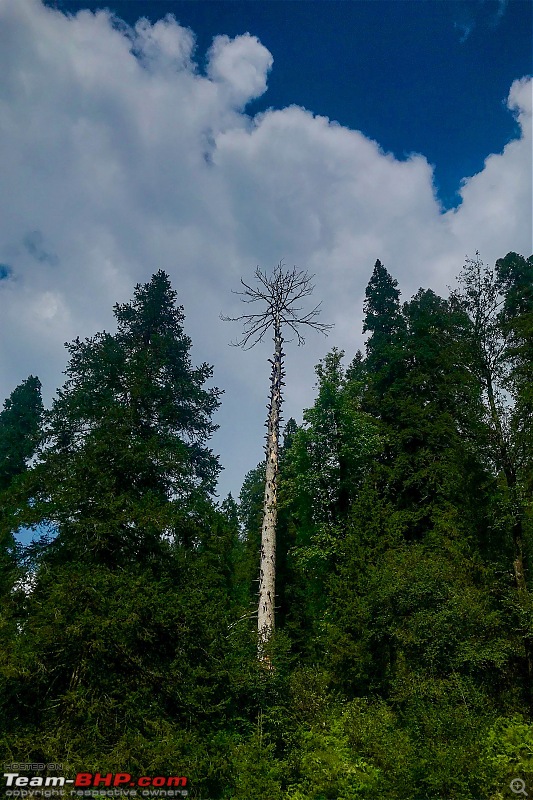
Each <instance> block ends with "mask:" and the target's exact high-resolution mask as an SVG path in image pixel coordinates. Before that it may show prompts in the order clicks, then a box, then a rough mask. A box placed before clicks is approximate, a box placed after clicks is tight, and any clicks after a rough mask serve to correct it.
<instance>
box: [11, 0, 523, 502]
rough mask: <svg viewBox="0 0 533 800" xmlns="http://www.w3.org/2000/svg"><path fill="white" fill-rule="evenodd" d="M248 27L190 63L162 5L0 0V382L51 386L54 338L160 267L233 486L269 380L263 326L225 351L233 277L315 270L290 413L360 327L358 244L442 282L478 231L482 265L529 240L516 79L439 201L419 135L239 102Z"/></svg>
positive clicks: (256, 75) (249, 46)
mask: <svg viewBox="0 0 533 800" xmlns="http://www.w3.org/2000/svg"><path fill="white" fill-rule="evenodd" d="M252 33H253V32H252ZM252 33H246V34H243V35H242V36H238V37H236V38H235V39H230V38H228V37H227V36H218V37H216V38H215V40H214V42H213V44H212V47H211V48H210V50H209V52H208V54H207V67H206V70H205V72H202V71H201V70H200V68H199V67H198V65H197V64H196V63H195V60H194V59H195V39H194V34H193V32H191V31H190V30H188V29H186V28H183V27H182V26H180V25H179V24H178V22H177V21H176V20H175V19H174V17H172V16H170V15H169V16H166V17H165V18H164V19H162V20H160V21H158V22H156V23H155V24H150V23H149V22H148V21H146V20H141V21H139V22H138V23H137V24H136V26H135V27H134V28H133V29H131V28H127V27H126V26H125V25H124V24H123V23H120V22H119V21H118V20H116V19H114V18H113V17H112V16H111V15H110V14H109V13H108V12H105V11H100V12H98V13H96V14H93V13H91V12H88V11H81V12H79V13H78V14H76V15H75V16H65V15H63V14H62V13H60V12H59V11H56V10H53V9H51V8H48V7H45V6H43V5H42V4H41V2H40V0H0V69H1V71H2V81H1V82H0V139H1V147H0V174H2V180H3V192H2V196H1V197H0V204H1V208H0V210H1V213H0V336H1V337H2V342H3V343H4V347H3V348H2V356H1V360H0V395H2V396H4V397H5V396H7V395H8V394H9V393H10V392H11V391H12V389H13V388H14V386H15V385H16V384H17V383H18V382H20V381H21V380H23V379H24V378H25V377H27V375H28V374H30V373H32V374H38V375H39V377H40V378H41V380H42V382H43V384H44V388H45V393H46V396H47V399H49V398H50V396H51V395H52V393H53V391H54V389H55V388H56V387H57V386H58V385H59V384H60V382H61V370H62V369H63V368H64V364H65V351H64V348H63V343H64V342H65V341H66V340H69V339H71V338H73V337H75V336H77V335H79V336H88V335H92V334H93V333H94V332H95V331H96V330H101V329H102V328H104V327H105V328H107V329H109V328H111V327H112V324H113V321H112V313H111V309H112V305H113V304H114V303H115V302H117V301H120V302H123V301H126V300H127V299H129V298H130V297H131V293H132V289H133V286H134V285H135V283H137V282H139V281H146V280H148V279H149V277H150V275H151V273H152V272H153V271H155V270H157V269H159V268H162V269H165V270H167V271H168V272H169V274H170V275H171V277H172V280H173V283H174V285H175V287H176V289H177V290H178V293H179V298H180V302H182V303H183V304H184V306H185V311H186V316H187V319H186V326H187V332H188V333H189V334H190V335H191V336H192V339H193V342H194V345H195V346H194V355H195V357H196V360H197V361H203V360H207V361H209V362H211V363H213V364H214V365H215V368H216V371H215V377H216V381H217V383H218V385H220V386H221V387H222V388H224V389H225V390H226V395H225V399H224V405H223V408H222V410H221V412H219V414H218V422H219V423H220V425H221V431H220V433H219V434H218V435H217V439H216V440H215V443H214V446H215V448H216V449H218V450H219V451H220V452H221V453H222V461H223V463H224V464H225V466H227V468H228V470H227V477H226V479H225V482H224V483H223V486H224V488H225V489H227V488H229V487H231V488H233V489H234V490H235V489H237V490H238V483H239V480H240V479H241V478H242V475H243V473H244V471H245V470H246V469H249V468H250V467H252V466H253V465H254V464H255V462H256V461H257V460H259V458H260V457H261V436H262V422H263V415H264V402H265V400H266V393H267V388H268V387H267V381H268V373H267V364H266V359H267V357H268V355H269V353H268V345H265V347H264V348H263V349H260V350H258V351H250V352H248V353H242V352H240V351H237V350H235V349H233V348H229V347H228V346H227V345H226V342H229V341H230V340H231V339H232V338H234V336H235V335H236V334H237V331H236V330H233V329H231V328H230V326H228V325H224V323H222V322H221V321H220V320H219V312H220V311H221V310H223V311H224V312H226V313H227V314H230V315H232V314H234V313H238V311H239V309H238V306H237V303H238V300H237V299H236V298H235V297H234V296H233V295H231V292H230V290H231V289H232V288H237V285H238V281H239V277H240V276H241V275H244V276H250V275H251V274H252V272H253V269H254V267H255V266H256V265H258V264H259V265H260V266H261V267H263V268H269V267H271V266H272V267H273V266H274V265H275V264H276V263H277V262H278V261H279V260H280V259H282V258H283V259H284V260H285V261H286V263H287V264H289V265H292V264H296V265H297V266H298V267H299V268H306V269H308V270H309V271H310V272H313V273H316V279H315V281H316V284H317V288H316V292H315V294H316V300H317V302H318V301H319V300H323V316H324V321H326V322H335V323H336V329H335V331H334V332H333V333H332V335H331V338H330V340H329V341H328V342H324V341H323V340H322V339H320V338H319V337H318V336H317V337H315V338H311V337H310V338H309V341H308V344H307V345H306V347H305V348H303V349H298V348H296V347H294V348H291V346H289V347H288V351H289V356H288V358H289V363H288V380H287V383H288V386H287V390H288V393H287V404H286V413H287V415H289V414H294V415H298V414H299V413H300V410H301V408H302V406H303V405H305V404H309V403H310V402H311V398H312V391H311V386H312V383H313V365H314V363H316V361H317V360H318V359H319V358H320V357H322V356H323V355H324V354H325V352H326V351H327V349H328V347H329V346H332V345H333V344H336V345H337V346H341V347H344V348H346V350H347V351H348V353H349V354H350V355H351V354H352V353H353V352H354V351H355V349H356V348H357V347H358V346H360V345H361V339H360V335H361V321H360V320H361V307H362V298H363V293H364V288H365V285H366V283H367V280H368V277H369V275H370V272H371V270H372V267H373V264H374V261H375V260H376V258H380V259H382V260H383V261H384V263H385V264H386V265H387V267H388V268H389V269H390V270H391V272H392V273H393V274H394V275H395V276H396V277H397V278H398V279H399V281H400V284H401V285H402V288H403V289H404V296H406V297H408V296H409V295H410V293H412V292H414V291H416V289H417V288H418V287H419V286H420V285H423V286H432V287H433V288H435V289H436V290H437V291H445V290H446V286H447V285H448V284H451V283H453V280H454V276H455V275H456V274H457V273H458V271H459V270H460V267H461V265H462V263H463V262H464V258H465V256H466V255H472V254H473V253H474V252H475V251H476V250H479V251H480V252H481V255H482V257H483V258H484V260H486V261H488V262H491V261H494V260H495V259H496V258H498V257H500V256H502V255H504V254H505V253H506V252H507V251H508V250H516V251H518V252H522V253H525V254H526V255H529V254H530V252H531V250H532V235H531V173H532V170H531V86H532V84H531V80H530V79H526V78H524V79H520V80H517V81H515V83H513V85H512V87H510V93H509V97H508V101H507V102H508V106H509V113H514V114H515V116H516V119H517V121H518V123H519V125H520V130H521V134H520V136H519V138H517V139H516V140H513V141H511V142H509V143H508V144H507V146H506V147H505V148H504V150H503V152H502V153H498V154H492V155H490V154H487V159H486V162H485V166H484V168H483V170H482V171H481V172H480V173H479V174H478V175H474V176H470V177H467V178H465V180H464V181H463V185H462V187H461V198H462V202H461V204H460V205H459V207H458V208H457V209H454V210H451V211H447V212H443V210H442V209H441V208H440V206H439V203H438V200H437V199H436V196H435V189H434V184H433V171H432V167H431V165H430V164H429V163H428V162H427V160H426V158H425V157H424V156H423V155H422V154H418V155H417V154H414V155H412V156H411V157H410V158H408V159H406V160H398V159H396V158H394V156H392V155H391V154H390V153H386V152H384V151H383V150H382V149H381V147H380V145H379V143H377V142H374V141H372V140H371V139H369V138H368V137H366V136H365V135H364V133H363V132H360V131H354V130H349V129H347V128H344V127H342V126H340V125H338V124H336V123H334V122H331V121H330V120H328V119H326V118H324V117H319V116H315V115H313V113H312V112H311V111H309V110H306V109H303V108H299V107H296V106H292V107H288V108H282V109H277V110H276V109H273V110H270V111H268V112H266V113H263V114H259V115H256V116H250V115H249V114H247V113H246V106H247V104H248V103H249V102H250V101H251V100H253V99H255V98H257V97H258V96H260V95H261V94H263V93H264V92H265V91H266V90H267V78H268V73H269V71H270V69H271V68H274V69H275V65H274V66H273V62H272V56H271V54H270V53H269V52H268V50H267V49H266V48H265V47H264V46H263V45H262V44H261V42H259V40H258V39H257V38H256V37H255V36H253V35H252ZM201 56H203V54H200V57H201ZM502 99H503V98H502ZM250 443H252V444H250ZM253 443H256V444H255V445H254V444H253Z"/></svg>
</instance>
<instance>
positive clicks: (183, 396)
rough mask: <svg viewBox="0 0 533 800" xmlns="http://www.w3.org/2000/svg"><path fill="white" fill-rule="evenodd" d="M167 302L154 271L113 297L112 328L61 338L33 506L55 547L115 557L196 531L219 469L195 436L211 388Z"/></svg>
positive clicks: (208, 429) (188, 540) (202, 427)
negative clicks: (62, 353)
mask: <svg viewBox="0 0 533 800" xmlns="http://www.w3.org/2000/svg"><path fill="white" fill-rule="evenodd" d="M175 301H176V292H175V291H174V290H173V289H172V288H171V285H170V282H169V279H168V277H167V275H166V274H165V273H163V272H158V273H157V274H155V275H154V276H153V277H152V279H151V281H150V282H149V283H147V284H145V285H139V286H137V287H136V289H135V295H134V299H133V301H132V302H130V303H127V304H124V305H116V306H115V309H114V311H115V316H116V318H117V322H118V330H117V332H116V334H114V335H112V334H109V333H106V332H103V333H98V334H96V336H94V337H92V338H90V339H87V340H85V341H81V340H79V339H76V340H75V341H74V342H73V343H71V344H70V345H68V347H67V349H68V351H69V354H70V361H69V364H68V366H67V370H66V375H67V380H66V383H65V385H64V387H63V388H62V389H61V390H60V391H59V392H58V396H57V399H56V400H55V401H54V404H53V407H52V409H51V412H50V415H49V420H48V429H47V436H46V441H45V445H44V447H43V450H42V454H41V462H40V464H39V466H38V468H37V471H36V482H37V486H36V488H37V493H36V499H37V509H38V510H39V511H40V513H41V514H42V515H43V517H44V518H46V519H47V520H49V522H51V523H52V524H53V525H54V526H55V527H56V529H57V531H58V536H57V538H56V540H55V543H54V545H53V546H52V550H56V551H57V552H58V554H59V553H60V551H62V550H64V549H65V548H66V551H70V550H72V549H73V550H74V551H76V553H77V557H83V558H84V559H89V560H90V559H93V558H94V559H96V560H99V561H102V562H103V563H110V562H120V561H121V559H123V558H126V559H131V558H136V557H139V556H141V555H142V556H145V557H150V553H152V552H153V551H154V549H155V550H157V549H158V548H160V547H161V546H162V542H164V539H165V537H168V536H170V537H171V538H172V537H176V539H177V540H178V541H182V542H183V543H185V544H192V543H193V541H194V540H195V537H196V533H195V520H197V519H198V518H200V517H201V515H202V511H203V508H204V505H205V503H206V502H208V498H209V495H210V493H211V492H212V490H213V489H214V485H215V480H216V477H217V474H218V471H219V467H218V461H217V458H216V457H215V456H214V455H213V453H212V452H211V451H210V450H209V449H208V447H207V446H206V444H207V441H208V439H209V437H210V436H211V434H212V433H213V431H214V430H215V426H214V425H213V423H212V419H211V417H212V414H213V412H214V411H215V409H216V408H217V407H218V405H219V395H220V392H219V390H218V389H215V388H212V389H209V388H205V383H206V382H207V381H208V380H209V378H210V377H211V374H212V370H211V368H210V367H209V366H208V365H207V364H202V365H201V366H200V367H193V366H192V364H191V361H190V348H191V340H190V339H189V337H188V336H186V334H185V333H184V332H183V319H184V316H183V309H182V308H181V307H180V306H176V302H175ZM66 551H65V552H66ZM58 557H59V558H60V559H62V558H63V556H62V555H59V556H58Z"/></svg>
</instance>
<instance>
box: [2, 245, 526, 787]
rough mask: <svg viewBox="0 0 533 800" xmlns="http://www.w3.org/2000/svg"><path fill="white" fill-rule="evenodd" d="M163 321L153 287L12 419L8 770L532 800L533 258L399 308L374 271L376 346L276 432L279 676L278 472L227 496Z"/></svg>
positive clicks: (20, 397) (21, 397)
mask: <svg viewBox="0 0 533 800" xmlns="http://www.w3.org/2000/svg"><path fill="white" fill-rule="evenodd" d="M370 272H371V265H369V273H370ZM177 300H178V297H177V293H176V292H175V290H174V289H173V288H172V286H171V284H170V281H169V278H168V276H167V275H166V274H165V273H164V272H158V273H156V274H154V275H153V277H152V278H151V280H150V281H149V282H148V283H146V284H144V285H138V286H137V287H136V288H135V291H134V295H133V299H132V300H131V302H129V303H127V304H122V305H116V306H115V309H114V313H115V317H116V332H115V333H113V334H111V333H106V332H102V333H97V334H96V335H95V336H94V337H93V338H90V339H86V340H80V339H76V340H75V341H73V342H72V343H70V344H69V345H68V346H67V349H68V364H67V367H66V371H65V382H64V385H63V386H62V387H61V388H60V389H59V390H58V391H57V394H56V397H55V399H54V400H53V402H52V404H51V407H50V408H47V409H45V408H43V402H42V399H41V386H40V382H39V379H38V378H37V377H34V376H30V377H29V378H28V379H27V380H25V381H24V382H23V383H21V384H20V385H19V386H17V387H16V388H15V389H14V390H13V392H12V393H11V395H10V396H9V398H7V399H6V400H5V403H4V406H3V411H2V412H1V413H0V563H1V568H0V639H1V642H0V703H1V713H0V743H1V744H0V747H1V752H2V757H3V760H4V762H5V763H8V764H13V763H17V762H19V763H20V762H24V763H28V762H30V763H31V762H33V763H44V764H50V763H52V764H53V763H56V764H57V763H60V764H61V765H62V774H66V775H68V776H73V775H75V774H76V773H78V772H89V773H96V772H99V773H102V774H104V773H108V772H128V773H131V774H132V775H182V776H186V777H187V779H188V783H187V791H188V796H189V798H204V800H206V798H211V799H212V800H223V799H224V800H230V798H231V799H232V800H378V799H379V800H381V799H382V800H444V799H445V798H446V800H478V799H479V800H502V798H507V797H515V796H517V795H516V793H513V791H512V788H511V786H510V783H511V781H512V780H513V779H516V778H519V779H522V780H523V781H524V782H525V784H523V786H526V787H527V790H528V791H529V793H531V792H532V791H533V728H532V727H531V716H532V713H533V684H532V678H533V675H532V672H533V619H532V613H531V612H532V600H531V598H532V593H533V571H532V570H533V568H530V567H528V561H529V562H530V563H531V558H532V557H533V554H532V552H531V550H532V533H533V502H532V489H533V458H532V453H533V257H530V258H524V257H522V256H520V255H517V254H515V253H509V254H508V255H507V256H505V257H504V258H502V259H500V260H498V261H497V262H496V265H495V266H494V268H492V267H488V266H486V265H484V264H483V263H482V261H481V260H480V258H479V257H478V256H476V257H475V258H473V259H471V260H468V261H467V263H466V264H465V266H464V267H463V269H462V272H461V274H460V275H459V276H458V281H457V288H456V289H455V290H453V291H451V292H450V294H449V296H448V297H446V298H443V297H439V296H438V295H437V294H435V293H434V292H433V291H432V290H431V289H427V290H426V289H420V290H419V291H418V292H417V293H416V295H415V296H414V297H412V299H410V300H409V301H407V302H401V300H400V289H399V287H398V284H397V281H396V280H395V279H394V278H393V277H392V276H391V275H390V274H389V272H388V271H387V269H386V268H385V266H383V265H382V264H381V263H380V262H379V261H378V262H376V264H375V267H374V269H373V272H372V273H371V276H370V280H369V283H368V286H367V289H366V299H365V303H364V309H363V320H364V322H363V330H364V332H365V333H366V334H367V339H366V345H365V352H357V353H355V354H354V353H351V354H349V355H348V358H345V354H344V353H343V352H342V351H340V350H338V349H336V348H335V347H333V348H332V349H331V352H330V353H329V354H328V355H327V356H326V357H325V358H324V359H323V360H322V361H321V362H320V363H319V364H318V365H317V367H316V387H315V388H316V391H315V400H314V404H313V406H312V407H311V408H308V409H306V410H305V411H303V422H302V424H301V425H298V424H296V422H295V421H294V420H289V421H288V422H287V424H286V426H285V429H284V432H283V438H282V443H281V447H280V456H279V496H278V514H277V566H276V572H277V574H276V628H275V632H274V633H273V635H272V636H271V638H270V639H269V641H268V648H269V655H268V668H267V667H266V666H265V662H264V660H261V659H258V656H257V637H258V634H257V592H258V569H259V550H260V534H261V524H262V509H263V493H264V479H265V465H264V464H259V465H258V466H257V467H256V468H255V469H253V470H252V471H251V472H250V473H249V474H248V475H247V476H246V478H245V481H244V484H243V487H242V490H241V493H240V497H239V498H238V500H237V499H234V498H232V497H231V495H230V496H228V497H227V498H226V499H224V500H223V501H221V500H220V499H217V497H216V494H215V489H216V483H217V476H218V474H219V470H220V465H219V460H218V458H217V456H216V455H215V454H214V453H213V452H212V450H211V449H210V447H209V440H210V437H211V435H212V433H213V432H214V430H215V428H216V423H215V420H216V415H215V411H216V409H217V407H218V406H219V404H220V402H221V392H220V391H219V390H218V389H216V388H212V386H211V381H212V375H213V373H212V368H211V367H210V366H209V365H208V364H201V365H200V366H194V365H193V363H192V361H191V354H190V351H191V345H192V343H191V340H190V339H189V338H188V336H187V335H186V333H185V331H184V322H185V319H184V312H183V308H182V307H180V306H179V305H178V304H177ZM332 338H333V339H334V333H333V334H332ZM266 377H267V376H266V375H265V394H266ZM287 382H290V374H289V375H288V376H287ZM262 434H263V432H262V431H261V430H260V431H258V438H259V439H260V438H261V436H262ZM234 435H235V438H238V436H239V432H238V431H235V433H234ZM23 529H32V530H33V531H34V541H33V543H32V544H31V545H28V546H25V547H23V546H21V544H20V542H19V538H18V537H17V532H18V531H20V530H23ZM4 770H5V766H4ZM39 774H41V775H45V774H46V770H45V771H43V772H40V773H39ZM54 774H55V773H54ZM515 791H516V790H515ZM525 792H526V789H524V791H523V794H525ZM139 795H140V792H139ZM26 796H27V797H31V796H32V794H31V792H29V793H28V794H27V795H26ZM37 796H40V795H39V794H36V795H35V797H37ZM86 796H87V795H86ZM98 796H99V795H98V792H97V791H95V792H93V793H92V794H91V797H98Z"/></svg>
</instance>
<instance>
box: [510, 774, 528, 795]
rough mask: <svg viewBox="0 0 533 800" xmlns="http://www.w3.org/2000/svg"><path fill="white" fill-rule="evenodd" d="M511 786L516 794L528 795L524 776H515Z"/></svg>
mask: <svg viewBox="0 0 533 800" xmlns="http://www.w3.org/2000/svg"><path fill="white" fill-rule="evenodd" d="M509 786H510V788H511V791H512V792H514V793H515V794H523V795H525V796H526V797H528V793H527V792H526V782H525V781H523V780H522V778H513V780H512V781H511V783H510V784H509Z"/></svg>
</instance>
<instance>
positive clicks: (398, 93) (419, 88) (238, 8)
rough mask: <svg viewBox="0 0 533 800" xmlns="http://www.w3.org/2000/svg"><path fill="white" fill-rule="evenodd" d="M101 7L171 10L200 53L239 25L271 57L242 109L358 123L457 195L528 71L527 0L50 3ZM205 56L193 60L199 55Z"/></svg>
mask: <svg viewBox="0 0 533 800" xmlns="http://www.w3.org/2000/svg"><path fill="white" fill-rule="evenodd" d="M51 5H56V6H57V7H58V8H62V9H64V10H65V11H68V12H71V13H73V12H76V11H78V10H79V9H80V8H91V9H97V8H101V7H108V8H110V9H111V10H112V11H113V12H114V13H115V14H116V15H117V16H118V17H120V18H121V19H123V20H125V21H126V22H127V23H128V24H130V25H134V24H135V22H136V21H137V19H138V18H139V17H143V16H144V17H147V18H148V19H150V20H151V21H153V22H155V21H156V20H157V19H160V18H161V17H164V16H165V14H168V13H172V14H174V16H175V17H176V19H177V21H178V22H180V23H181V24H182V25H185V26H188V27H190V28H191V29H192V30H193V31H194V33H195V35H196V37H197V49H198V52H199V54H200V56H201V57H200V66H201V65H202V60H203V59H202V55H204V56H205V53H206V51H207V50H208V48H209V46H210V44H211V41H212V39H213V37H214V36H216V35H219V34H227V35H228V36H230V37H234V36H238V35H239V34H242V33H245V32H250V33H252V34H254V35H255V36H257V37H258V38H259V40H260V41H261V43H262V44H263V45H265V47H267V48H268V49H269V51H270V52H271V53H272V55H273V58H274V64H275V69H274V70H273V72H272V75H271V77H270V79H269V82H268V91H267V92H266V93H265V95H263V96H262V97H261V98H259V99H257V100H256V101H254V102H252V103H251V104H250V106H249V107H248V111H249V113H256V112H257V111H260V110H264V109H266V108H268V107H269V106H272V107H274V108H283V107H285V106H288V105H291V104H296V105H302V106H304V107H305V108H307V109H310V110H311V111H313V112H314V113H315V114H321V115H324V116H327V117H329V118H330V119H331V120H336V121H337V122H339V123H340V124H341V125H346V126H347V127H349V128H352V129H356V130H362V131H364V133H365V134H366V135H367V136H369V137H370V138H373V139H375V140H376V141H378V142H379V143H380V145H381V147H383V148H384V149H385V150H388V151H391V152H392V153H394V155H395V156H396V157H398V158H402V157H405V156H406V155H408V154H409V153H411V152H413V151H415V152H419V153H423V154H424V155H425V156H426V157H427V158H428V160H429V161H430V162H431V163H432V164H434V165H435V178H436V184H437V188H438V193H439V198H440V200H441V202H442V203H443V205H444V206H445V207H446V208H448V207H450V206H454V205H456V204H457V203H458V202H459V195H458V193H457V190H458V189H459V186H460V181H461V178H463V177H464V176H466V175H472V174H474V173H475V172H478V171H479V170H480V169H481V168H482V166H483V161H484V158H485V157H486V155H487V154H488V153H494V152H498V151H499V150H501V149H502V148H503V146H504V145H505V144H506V143H507V142H508V141H509V139H510V138H511V137H512V136H514V135H516V123H515V122H514V120H513V119H512V118H511V117H510V116H509V114H508V113H507V112H506V109H505V106H504V104H503V103H502V98H504V97H505V96H506V94H507V91H508V89H509V86H510V85H511V83H512V81H513V80H514V79H515V78H516V77H517V76H519V75H526V74H529V73H531V69H532V48H533V4H532V3H530V2H528V1H527V0H287V1H286V2H284V1H283V0H249V1H248V2H240V1H239V0H185V2H183V1H182V2H176V1H175V0H166V1H165V2H159V0H153V2H146V0H115V2H111V3H109V4H108V3H105V2H100V3H98V2H83V0H75V1H74V2H72V1H71V0H57V2H56V3H55V4H54V3H51ZM204 62H205V58H204Z"/></svg>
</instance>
